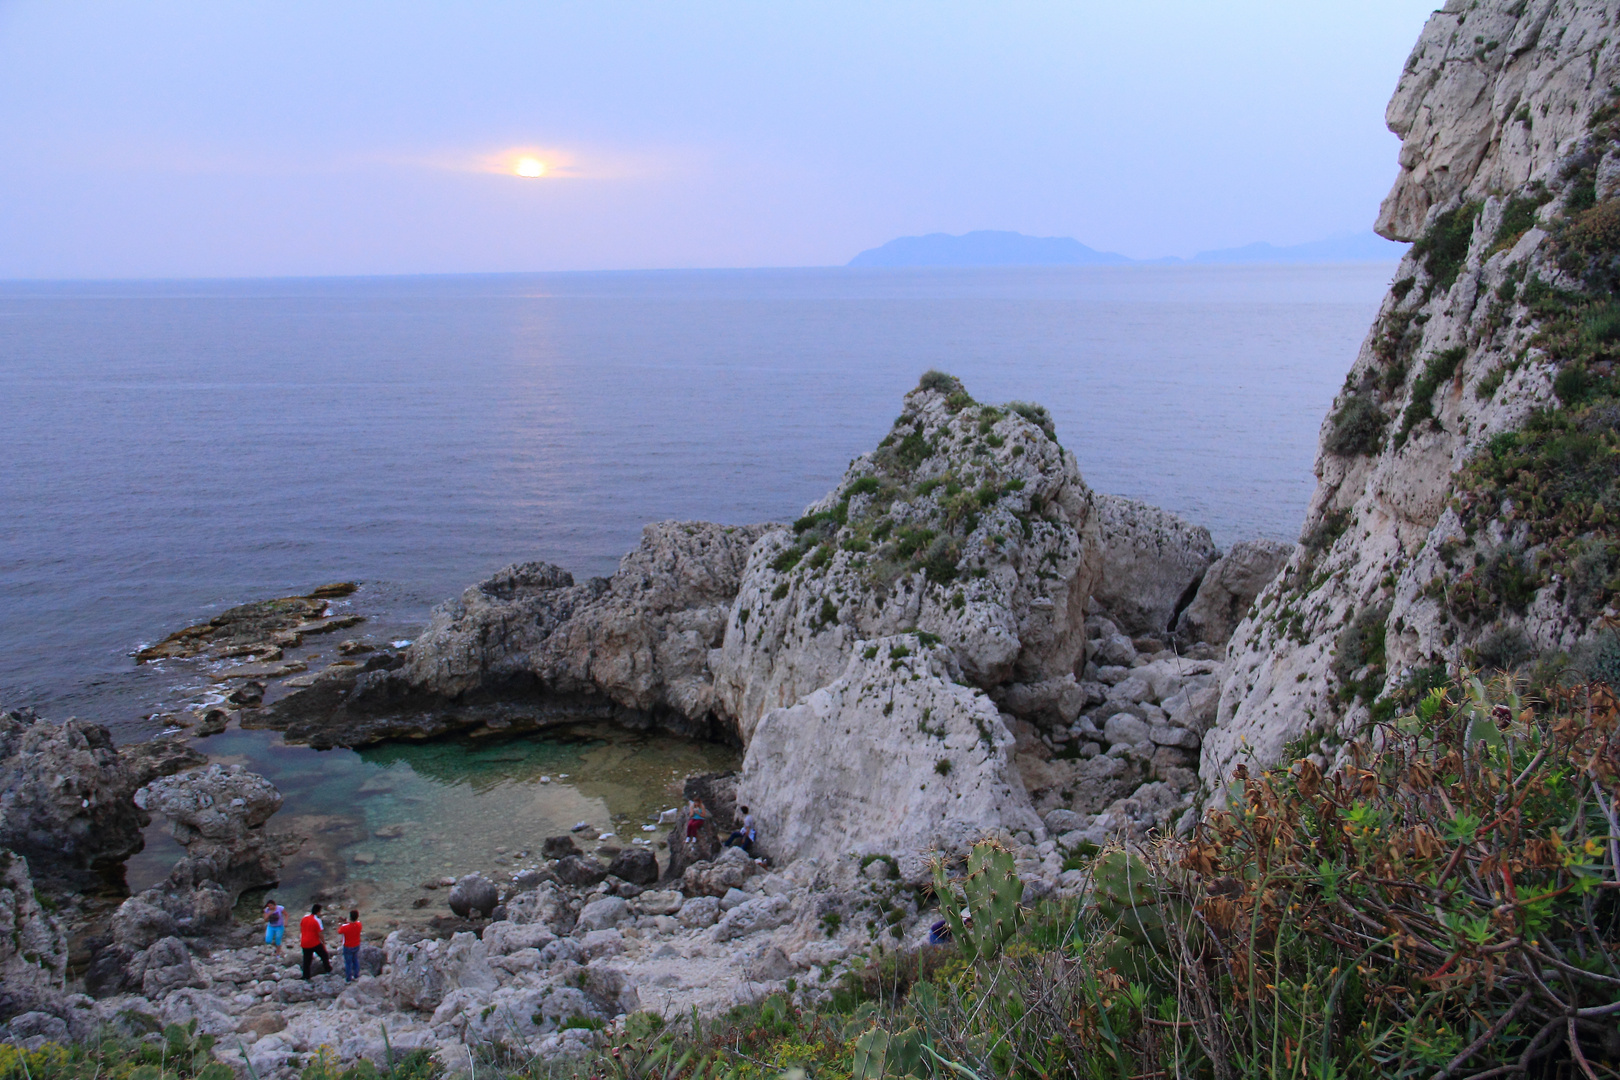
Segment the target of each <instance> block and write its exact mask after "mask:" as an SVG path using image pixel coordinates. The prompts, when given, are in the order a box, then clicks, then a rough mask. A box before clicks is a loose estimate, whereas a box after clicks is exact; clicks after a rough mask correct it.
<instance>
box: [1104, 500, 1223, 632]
mask: <svg viewBox="0 0 1620 1080" xmlns="http://www.w3.org/2000/svg"><path fill="white" fill-rule="evenodd" d="M1097 544H1098V547H1099V548H1100V549H1101V551H1102V565H1101V568H1100V569H1099V571H1098V574H1097V583H1096V585H1095V586H1094V587H1093V589H1092V598H1093V599H1094V600H1096V601H1097V604H1098V605H1099V610H1100V612H1101V613H1102V614H1105V615H1107V616H1108V618H1110V619H1112V620H1113V621H1114V623H1115V624H1116V625H1117V626H1118V627H1119V628H1120V629H1121V630H1123V631H1124V632H1125V633H1127V634H1131V635H1143V634H1145V635H1150V636H1155V635H1160V634H1164V633H1166V632H1167V631H1169V630H1171V629H1172V628H1173V626H1174V624H1175V621H1176V615H1177V613H1178V612H1179V611H1180V610H1181V609H1182V608H1183V607H1185V606H1186V605H1187V602H1188V601H1189V600H1191V599H1192V598H1193V591H1194V590H1195V589H1197V588H1198V583H1199V582H1200V581H1201V580H1202V579H1203V576H1204V571H1206V570H1208V569H1209V566H1210V564H1211V563H1213V562H1214V561H1215V559H1216V557H1217V556H1219V555H1220V552H1219V551H1217V550H1216V549H1215V541H1214V540H1212V539H1210V535H1209V530H1208V529H1206V528H1204V527H1203V526H1202V525H1194V524H1192V523H1191V522H1190V521H1187V520H1185V519H1183V518H1179V517H1177V516H1176V515H1175V514H1172V513H1169V512H1168V511H1165V510H1160V509H1159V508H1158V507H1157V506H1149V505H1148V504H1147V503H1142V502H1137V501H1135V500H1134V499H1123V498H1120V497H1119V496H1118V495H1099V496H1097Z"/></svg>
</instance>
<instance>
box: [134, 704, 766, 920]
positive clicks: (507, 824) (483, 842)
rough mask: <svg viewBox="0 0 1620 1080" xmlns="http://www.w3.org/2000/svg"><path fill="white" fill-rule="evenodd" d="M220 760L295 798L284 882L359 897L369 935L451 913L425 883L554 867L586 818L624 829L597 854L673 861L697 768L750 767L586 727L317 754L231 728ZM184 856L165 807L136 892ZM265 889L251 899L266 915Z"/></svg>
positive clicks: (315, 893)
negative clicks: (555, 840) (667, 843)
mask: <svg viewBox="0 0 1620 1080" xmlns="http://www.w3.org/2000/svg"><path fill="white" fill-rule="evenodd" d="M194 745H196V746H197V747H198V748H199V749H201V750H203V751H205V752H206V753H207V754H208V756H209V760H210V761H211V762H216V763H219V764H223V765H232V764H241V765H243V766H244V767H246V768H248V769H251V770H253V771H254V772H258V773H261V774H263V775H264V776H267V777H269V778H270V780H271V781H273V782H274V783H275V785H276V786H277V787H278V788H280V789H281V793H282V796H283V798H284V799H285V801H284V802H283V803H282V807H281V810H280V811H279V812H278V813H277V814H276V816H275V817H273V818H271V819H270V823H269V825H268V826H267V828H270V829H272V830H278V831H291V832H295V833H297V834H299V835H303V836H307V837H308V839H307V840H306V841H305V842H304V844H303V846H302V847H301V848H300V849H299V850H298V851H297V853H295V854H294V855H292V856H291V857H290V858H289V859H288V860H287V862H286V863H285V865H284V866H283V868H282V877H281V884H280V885H279V886H278V887H277V888H276V889H274V890H273V892H274V895H275V897H276V899H277V901H278V902H280V903H282V904H284V905H285V906H286V908H287V910H288V911H289V912H293V913H296V912H300V911H303V910H307V909H308V906H309V904H310V903H311V902H313V901H315V900H320V901H322V902H323V903H328V904H333V905H336V904H340V903H341V904H344V905H345V906H346V905H348V904H351V903H352V904H356V905H358V906H359V907H360V909H361V919H362V921H363V922H365V923H366V924H367V929H368V931H373V930H375V931H386V930H387V929H390V928H392V927H393V926H398V925H406V924H412V923H422V922H425V921H427V920H428V919H430V918H432V917H433V916H435V915H448V914H449V908H448V907H447V905H446V899H447V897H448V893H449V890H448V889H446V888H442V887H441V888H437V889H429V888H425V887H424V886H425V885H426V884H427V883H430V882H437V881H438V880H439V879H441V878H445V877H459V876H460V875H462V874H466V873H470V872H472V871H474V870H478V871H482V872H483V873H484V874H486V875H487V876H488V877H489V878H490V879H491V880H493V881H496V882H497V883H502V884H504V883H506V882H508V881H510V880H511V875H512V874H514V873H516V872H517V871H518V870H520V869H522V868H524V867H528V866H534V865H537V864H538V863H539V862H540V845H541V842H542V841H543V840H544V839H545V838H546V837H547V836H555V835H557V834H559V833H566V832H569V831H570V830H571V829H572V828H573V826H575V825H576V824H578V823H580V822H586V823H588V825H589V826H590V830H591V831H589V832H584V833H582V834H581V835H583V836H592V835H594V834H595V833H604V834H612V835H609V836H603V837H602V838H601V839H600V840H597V841H594V842H589V841H587V842H582V843H581V845H580V846H581V847H583V848H585V849H586V850H587V851H589V850H592V849H593V848H600V847H610V846H612V845H617V846H619V847H624V848H628V847H631V846H632V845H635V846H647V847H650V848H651V849H652V850H653V851H655V852H657V853H658V855H659V861H660V863H662V862H664V861H666V859H667V855H668V852H667V851H665V850H663V847H662V843H663V840H664V838H665V836H666V835H667V833H668V831H669V827H668V826H667V825H664V826H659V827H657V828H654V829H648V828H647V826H649V825H654V824H655V823H656V822H657V820H658V815H659V812H660V811H662V810H665V809H667V808H670V807H674V806H677V805H678V804H679V801H680V797H681V787H682V783H683V781H684V780H685V779H686V778H687V777H688V776H691V775H694V774H697V773H706V772H719V771H723V770H726V769H734V768H736V767H737V765H738V757H737V753H736V751H735V750H733V749H730V748H728V747H724V746H717V745H714V744H706V743H697V742H692V741H690V740H686V739H680V738H676V737H673V736H666V735H648V734H637V733H632V732H627V731H619V730H604V729H603V728H601V727H597V726H588V725H583V724H582V725H580V726H578V727H573V728H564V729H561V730H558V729H552V730H548V731H546V732H543V733H535V734H531V735H527V736H515V737H512V738H507V739H502V740H500V741H494V740H492V739H490V738H480V739H476V740H475V739H470V738H453V737H452V738H444V739H435V740H432V741H430V742H422V743H387V744H383V745H380V746H374V747H368V748H366V749H364V750H358V751H355V750H328V751H317V750H311V749H310V748H309V747H307V746H297V745H288V744H286V743H284V742H282V740H281V736H280V735H279V734H278V733H276V732H271V731H242V730H238V729H236V728H234V727H233V728H231V729H230V730H228V731H225V732H223V733H221V734H218V735H215V736H212V737H210V738H207V739H202V740H198V741H197V742H196V743H195V744H194ZM181 854H182V849H181V848H180V846H179V845H178V844H176V843H175V842H174V840H173V839H172V838H171V837H170V836H169V831H168V823H167V821H166V820H165V819H164V818H163V817H162V816H161V815H155V816H154V819H153V822H152V824H151V825H150V826H149V827H148V828H147V830H146V849H145V850H144V851H142V852H141V853H140V854H138V855H136V856H135V857H133V858H132V859H130V860H129V862H128V863H127V864H126V877H127V880H128V884H129V888H130V891H131V892H132V893H133V892H139V891H141V890H142V889H146V888H150V887H151V886H153V885H156V884H158V883H160V882H161V881H162V880H163V879H164V877H166V876H167V875H168V872H169V869H170V868H171V867H172V866H173V865H174V862H175V860H176V859H178V858H179V857H180V855H181ZM264 895H265V892H264V891H262V890H261V891H255V892H251V893H248V894H246V895H245V896H244V897H243V900H242V903H241V904H240V905H239V907H238V915H239V917H241V918H244V919H256V918H257V910H258V908H259V907H260V906H262V903H263V897H264Z"/></svg>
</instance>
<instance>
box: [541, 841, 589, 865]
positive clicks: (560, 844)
mask: <svg viewBox="0 0 1620 1080" xmlns="http://www.w3.org/2000/svg"><path fill="white" fill-rule="evenodd" d="M579 854H582V852H581V851H580V850H579V845H578V844H576V843H574V838H573V837H572V836H568V835H563V836H548V837H546V839H545V841H544V842H543V843H542V844H541V845H540V855H541V857H542V858H546V859H566V858H567V857H568V856H570V855H579Z"/></svg>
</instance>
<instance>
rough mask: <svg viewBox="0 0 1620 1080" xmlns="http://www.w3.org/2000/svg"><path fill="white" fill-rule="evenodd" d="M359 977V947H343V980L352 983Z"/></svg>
mask: <svg viewBox="0 0 1620 1080" xmlns="http://www.w3.org/2000/svg"><path fill="white" fill-rule="evenodd" d="M359 977H360V946H358V945H345V946H343V979H344V981H345V982H354V980H356V979H358V978H359Z"/></svg>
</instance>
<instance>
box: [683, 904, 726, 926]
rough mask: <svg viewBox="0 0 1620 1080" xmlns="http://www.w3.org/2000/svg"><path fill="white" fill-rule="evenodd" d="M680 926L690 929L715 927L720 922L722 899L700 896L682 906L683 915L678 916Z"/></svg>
mask: <svg viewBox="0 0 1620 1080" xmlns="http://www.w3.org/2000/svg"><path fill="white" fill-rule="evenodd" d="M676 918H678V919H679V920H680V924H681V925H682V926H684V927H687V928H688V929H694V930H695V929H701V928H703V927H705V926H713V925H714V924H715V923H716V922H718V921H719V920H720V898H719V897H718V896H698V897H694V898H692V899H690V900H688V901H686V903H684V904H682V905H681V913H680V915H678V916H676Z"/></svg>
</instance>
